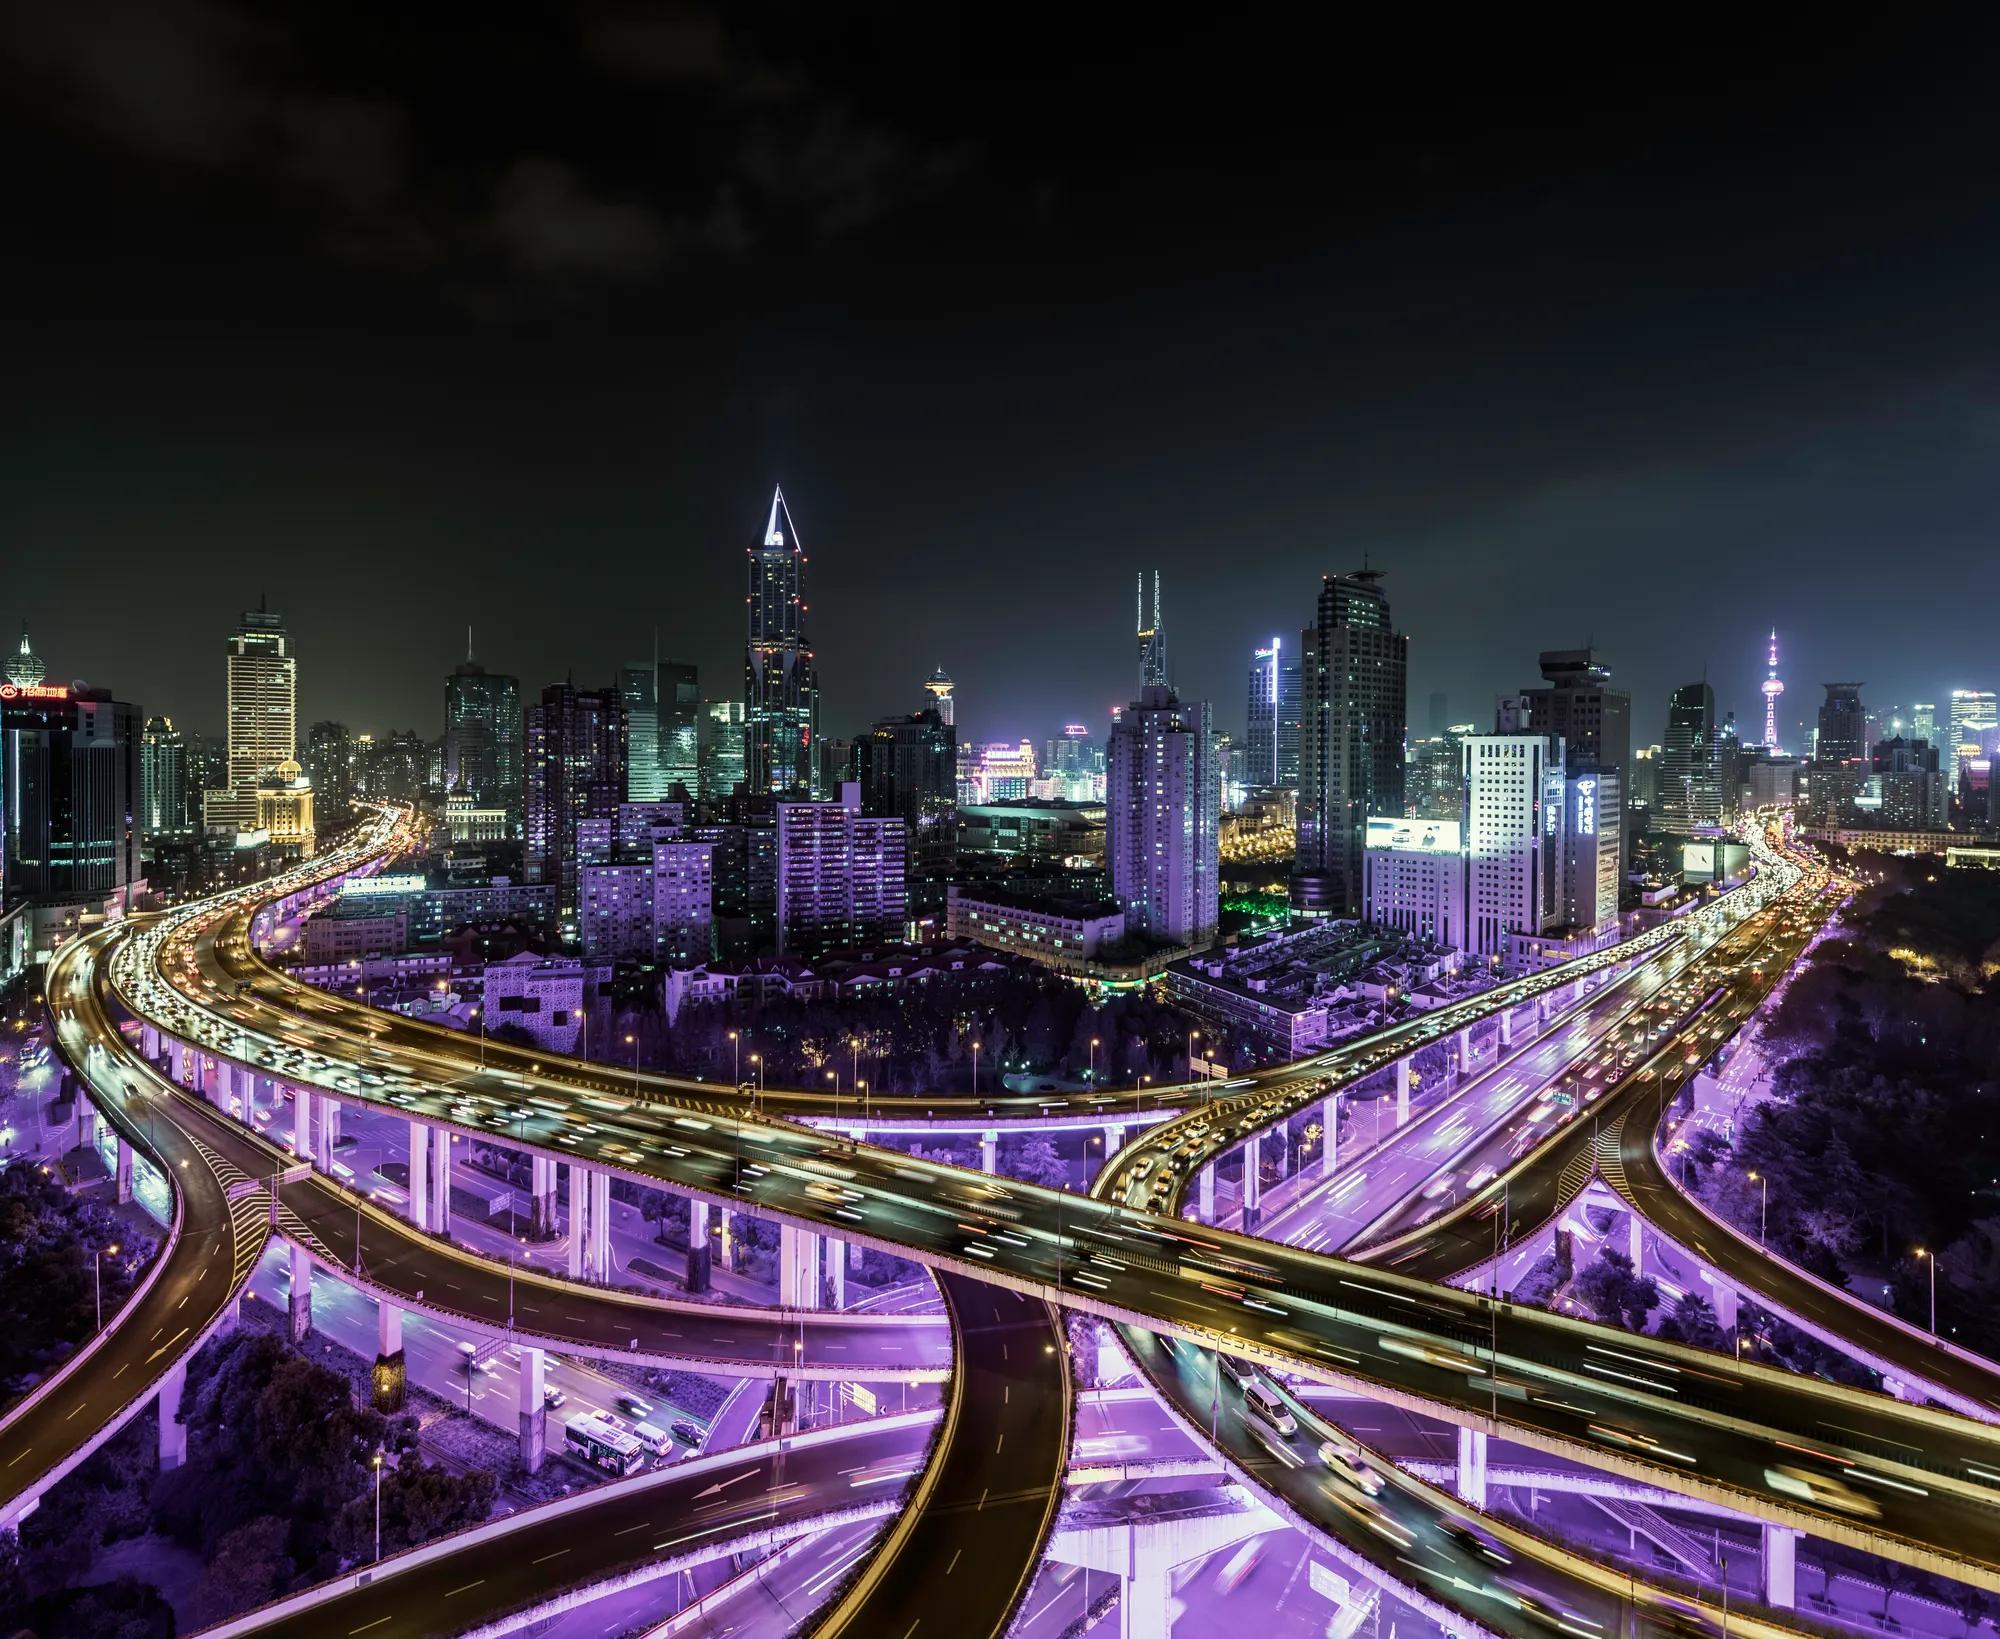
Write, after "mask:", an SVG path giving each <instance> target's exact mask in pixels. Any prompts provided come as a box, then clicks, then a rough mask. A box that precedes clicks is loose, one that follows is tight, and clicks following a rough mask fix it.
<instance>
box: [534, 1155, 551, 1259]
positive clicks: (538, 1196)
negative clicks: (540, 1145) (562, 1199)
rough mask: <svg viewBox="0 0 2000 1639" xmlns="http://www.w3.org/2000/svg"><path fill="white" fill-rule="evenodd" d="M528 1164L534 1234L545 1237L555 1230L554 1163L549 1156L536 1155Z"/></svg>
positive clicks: (541, 1237)
mask: <svg viewBox="0 0 2000 1639" xmlns="http://www.w3.org/2000/svg"><path fill="white" fill-rule="evenodd" d="M528 1164H529V1172H530V1178H529V1186H528V1187H529V1191H530V1194H531V1195H532V1197H533V1205H532V1213H533V1226H534V1234H535V1235H536V1236H537V1238H540V1239H547V1238H549V1237H551V1236H553V1235H554V1234H555V1232H556V1163H555V1161H554V1160H553V1159H552V1158H551V1157H549V1156H543V1155H536V1156H531V1157H530V1158H529V1163H528Z"/></svg>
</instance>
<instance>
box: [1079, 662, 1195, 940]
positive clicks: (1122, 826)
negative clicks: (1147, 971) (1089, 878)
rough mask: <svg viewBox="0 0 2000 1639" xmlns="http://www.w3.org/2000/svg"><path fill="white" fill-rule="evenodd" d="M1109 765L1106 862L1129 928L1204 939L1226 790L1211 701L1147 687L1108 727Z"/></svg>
mask: <svg viewBox="0 0 2000 1639" xmlns="http://www.w3.org/2000/svg"><path fill="white" fill-rule="evenodd" d="M1105 769H1106V772H1105V798H1104V800H1105V839H1104V841H1105V864H1106V866H1107V868H1108V869H1109V871H1110V875H1111V891H1112V893H1113V895H1114V896H1115V897H1116V898H1117V900H1118V902H1119V903H1120V904H1121V905H1123V906H1124V907H1125V926H1126V927H1127V928H1128V929H1129V930H1131V931H1132V932H1133V933H1135V934H1142V935H1144V936H1145V937H1147V938H1149V939H1154V940H1158V941H1160V942H1162V943H1165V944H1173V945H1205V944H1207V943H1208V941H1209V940H1210V939H1212V938H1213V937H1214V936H1215V928H1216V921H1217V915H1218V910H1219V906H1218V899H1217V887H1218V882H1217V876H1216V867H1217V861H1218V853H1219V832H1218V824H1219V798H1220V794H1221V782H1220V780H1219V778H1218V775H1217V770H1216V762H1215V739H1214V731H1213V727H1212V725H1211V723H1210V721H1209V712H1208V702H1207V701H1206V700H1190V701H1182V700H1180V699H1179V698H1177V697H1176V696H1175V694H1174V691H1173V690H1172V689H1169V688H1165V687H1162V686H1159V685H1154V686H1152V687H1149V688H1144V689H1141V690H1140V691H1139V698H1138V699H1137V700H1135V701H1134V702H1133V703H1132V704H1131V705H1129V706H1127V707H1126V708H1125V709H1124V710H1123V711H1122V712H1120V713H1119V714H1118V720H1117V722H1116V723H1114V724H1113V725H1112V728H1111V744H1110V747H1109V749H1108V751H1107V753H1106V757H1105Z"/></svg>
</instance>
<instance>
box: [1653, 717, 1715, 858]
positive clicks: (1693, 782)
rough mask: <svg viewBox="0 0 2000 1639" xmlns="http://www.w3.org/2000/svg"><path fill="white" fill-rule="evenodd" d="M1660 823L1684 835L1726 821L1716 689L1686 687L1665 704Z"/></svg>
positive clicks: (1660, 781) (1669, 830)
mask: <svg viewBox="0 0 2000 1639" xmlns="http://www.w3.org/2000/svg"><path fill="white" fill-rule="evenodd" d="M1659 803H1660V823H1661V826H1662V827H1663V829H1665V830H1666V831H1668V832H1670V833H1673V834H1675V835H1680V836H1688V835H1692V834H1693V833H1694V832H1695V831H1696V830H1697V829H1699V828H1700V827H1702V826H1705V825H1719V824H1720V823H1721V822H1722V770H1721V766H1720V764H1719V762H1718V758H1717V751H1716V743H1715V690H1714V689H1712V688H1710V687H1709V686H1708V684H1707V683H1705V682H1702V683H1683V684H1682V685H1681V686H1680V687H1679V688H1677V689H1675V690H1674V692H1673V697H1672V698H1671V699H1670V700H1669V701H1668V702H1667V733H1666V739H1665V741H1664V742H1663V744H1662V746H1661V750H1660V772H1659Z"/></svg>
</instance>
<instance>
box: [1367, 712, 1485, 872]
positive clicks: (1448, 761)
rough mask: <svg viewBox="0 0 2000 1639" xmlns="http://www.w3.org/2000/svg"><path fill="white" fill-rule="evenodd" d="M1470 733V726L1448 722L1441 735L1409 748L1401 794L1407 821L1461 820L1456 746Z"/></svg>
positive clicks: (1459, 761) (1462, 809) (1461, 770)
mask: <svg viewBox="0 0 2000 1639" xmlns="http://www.w3.org/2000/svg"><path fill="white" fill-rule="evenodd" d="M1472 732H1473V725H1472V724H1471V723H1449V724H1447V725H1446V726H1445V731H1444V732H1443V733H1442V734H1440V735H1438V736H1436V737H1435V738H1433V739H1428V740H1419V741H1418V742H1417V743H1416V744H1415V745H1413V746H1411V747H1410V759H1409V771H1408V773H1407V775H1406V776H1405V781H1404V785H1405V789H1404V793H1403V808H1404V812H1405V813H1406V814H1407V815H1408V816H1409V817H1410V818H1412V819H1428V820H1451V821H1453V822H1457V821H1461V820H1463V819H1464V818H1465V769H1464V762H1465V759H1464V756H1463V755H1462V754H1461V752H1460V750H1459V746H1460V744H1461V743H1462V742H1463V741H1464V739H1465V737H1466V735H1468V734H1470V733H1472ZM1377 817H1379V818H1388V817H1390V816H1386V815H1383V816H1377ZM1413 834H1414V833H1413ZM1384 846H1388V845H1387V844H1384Z"/></svg>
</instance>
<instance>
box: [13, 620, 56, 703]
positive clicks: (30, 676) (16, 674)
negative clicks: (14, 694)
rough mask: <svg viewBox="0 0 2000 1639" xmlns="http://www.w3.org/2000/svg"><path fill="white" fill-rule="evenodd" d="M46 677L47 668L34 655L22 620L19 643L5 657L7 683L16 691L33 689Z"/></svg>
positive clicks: (33, 648) (24, 622)
mask: <svg viewBox="0 0 2000 1639" xmlns="http://www.w3.org/2000/svg"><path fill="white" fill-rule="evenodd" d="M48 675H49V669H48V667H46V666H44V665H43V664H42V657H41V656H40V655H38V654H36V653H35V646H34V645H33V644H32V643H30V642H29V641H28V623H27V622H26V621H25V620H24V621H22V622H21V641H20V642H19V643H18V644H16V645H15V647H14V652H13V653H12V654H11V655H9V656H8V657H7V681H8V682H9V683H12V684H13V685H14V687H15V688H17V689H33V688H37V687H39V686H40V684H41V681H42V679H43V678H45V677H47V676H48Z"/></svg>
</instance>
